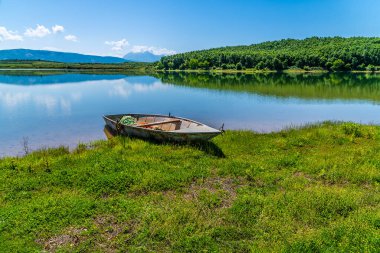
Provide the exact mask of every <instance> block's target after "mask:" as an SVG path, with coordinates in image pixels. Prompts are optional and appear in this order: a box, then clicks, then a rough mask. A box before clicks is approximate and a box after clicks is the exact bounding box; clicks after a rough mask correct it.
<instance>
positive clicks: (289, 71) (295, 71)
mask: <svg viewBox="0 0 380 253" xmlns="http://www.w3.org/2000/svg"><path fill="white" fill-rule="evenodd" d="M2 71H15V72H16V71H52V72H55V71H62V72H81V71H88V72H112V73H130V72H139V73H146V74H155V73H201V74H203V73H209V74H214V73H216V74H267V73H285V74H326V73H348V74H350V73H362V74H377V73H380V70H377V71H368V70H351V71H328V70H302V69H299V70H298V69H287V70H283V71H276V70H201V69H196V70H190V69H186V70H152V69H123V68H0V72H2Z"/></svg>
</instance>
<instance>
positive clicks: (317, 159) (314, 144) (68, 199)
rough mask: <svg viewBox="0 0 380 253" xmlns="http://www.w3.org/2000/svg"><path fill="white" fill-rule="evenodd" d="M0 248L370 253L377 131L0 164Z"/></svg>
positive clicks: (325, 129)
mask: <svg viewBox="0 0 380 253" xmlns="http://www.w3.org/2000/svg"><path fill="white" fill-rule="evenodd" d="M0 244H1V245H0V251H1V250H2V251H4V252H17V251H19V252H31V251H39V250H42V249H45V250H47V251H56V250H58V251H60V252H113V251H122V252H126V251H127V252H171V251H174V252H201V251H210V252H250V251H253V252H281V251H283V252H322V251H323V252H326V251H328V252H376V251H377V252H378V249H379V248H380V127H376V126H363V125H358V124H354V123H339V124H335V123H323V124H320V125H313V126H306V127H304V128H302V129H290V130H286V131H281V132H278V133H270V134H257V133H254V132H250V131H227V132H226V133H225V134H224V135H222V136H219V137H217V138H215V139H214V141H213V142H211V143H210V144H209V145H193V146H189V145H184V146H181V145H174V144H161V145H160V144H155V143H150V142H146V141H142V140H130V139H123V138H120V137H117V138H113V139H111V140H109V141H98V142H95V143H93V144H89V145H79V146H78V148H77V149H76V150H75V151H73V152H69V151H68V149H67V148H64V147H62V148H58V149H49V150H41V151H36V152H33V153H31V154H28V155H26V156H25V157H22V158H4V159H1V160H0Z"/></svg>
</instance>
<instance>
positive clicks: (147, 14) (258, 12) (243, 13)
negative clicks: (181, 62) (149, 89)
mask: <svg viewBox="0 0 380 253" xmlns="http://www.w3.org/2000/svg"><path fill="white" fill-rule="evenodd" d="M378 13H380V1H377V0H362V1H356V0H309V1H306V0H304V1H301V0H292V1H291V0H283V1H280V0H267V1H264V0H257V1H255V0H245V1H244V0H231V1H230V0H135V1H130V0H112V1H111V0H64V1H63V0H61V1H60V0H0V49H9V48H32V49H50V50H58V51H68V52H79V53H87V54H96V55H115V56H122V55H124V54H125V53H127V52H130V51H134V52H140V51H145V50H148V51H152V52H154V53H156V54H159V53H166V54H168V53H169V54H170V53H174V52H186V51H191V50H198V49H206V48H212V47H219V46H227V45H247V44H253V43H258V42H262V41H268V40H276V39H283V38H306V37H310V36H344V37H349V36H371V37H372V36H376V37H378V36H380V15H379V14H378Z"/></svg>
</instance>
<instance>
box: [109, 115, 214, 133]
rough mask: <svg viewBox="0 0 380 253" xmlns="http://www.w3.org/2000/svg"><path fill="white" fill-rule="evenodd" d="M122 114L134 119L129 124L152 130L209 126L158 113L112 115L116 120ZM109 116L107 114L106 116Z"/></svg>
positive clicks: (174, 129)
mask: <svg viewBox="0 0 380 253" xmlns="http://www.w3.org/2000/svg"><path fill="white" fill-rule="evenodd" d="M123 116H131V117H133V118H134V119H135V120H136V123H135V124H133V125H131V126H133V127H140V128H147V129H153V130H161V131H178V132H182V131H184V132H185V131H189V132H192V131H200V130H209V129H211V128H210V127H207V126H204V125H203V124H200V123H197V122H193V121H190V120H186V119H180V118H175V117H165V116H160V115H157V116H156V115H136V114H127V115H115V116H113V117H114V118H113V119H114V120H115V121H116V122H117V121H119V120H120V119H121V118H122V117H123ZM107 117H109V116H107Z"/></svg>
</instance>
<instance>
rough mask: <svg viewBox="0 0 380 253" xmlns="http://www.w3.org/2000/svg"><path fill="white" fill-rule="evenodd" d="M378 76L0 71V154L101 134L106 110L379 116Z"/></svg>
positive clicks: (271, 126)
mask: <svg viewBox="0 0 380 253" xmlns="http://www.w3.org/2000/svg"><path fill="white" fill-rule="evenodd" d="M379 102H380V76H376V75H363V74H356V75H353V74H350V75H348V74H345V75H334V74H324V75H287V74H270V75H206V74H202V75H200V74H186V75H184V74H181V75H179V74H171V75H169V74H166V75H165V74H161V75H157V76H155V77H152V76H132V75H101V74H99V75H98V74H75V73H69V74H58V73H50V74H49V75H36V74H35V73H24V74H23V75H20V73H18V74H15V73H12V72H6V73H1V72H0V156H7V155H21V154H23V148H22V142H23V141H22V140H23V138H24V137H27V138H28V141H29V143H28V145H29V146H30V147H31V149H33V150H35V149H38V148H43V147H55V146H59V145H65V146H70V147H74V146H76V145H77V144H78V143H81V142H89V141H92V140H96V139H104V138H105V136H104V133H103V126H104V122H103V120H102V117H101V116H102V115H104V114H116V113H125V112H143V113H157V114H168V113H169V112H170V113H171V114H173V115H178V116H182V117H187V118H191V119H195V120H197V121H201V122H204V123H206V124H208V125H210V126H213V127H217V128H219V127H220V126H221V125H222V124H223V123H224V124H225V128H227V129H252V130H256V131H260V132H268V131H277V130H280V129H283V128H285V127H289V126H298V125H303V124H306V123H312V122H319V121H325V120H334V121H335V120H339V121H340V120H343V121H355V122H360V123H375V124H377V123H379V122H380V106H379Z"/></svg>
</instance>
